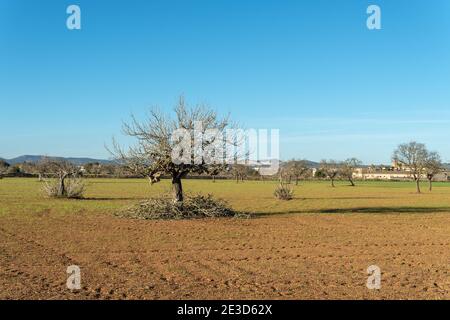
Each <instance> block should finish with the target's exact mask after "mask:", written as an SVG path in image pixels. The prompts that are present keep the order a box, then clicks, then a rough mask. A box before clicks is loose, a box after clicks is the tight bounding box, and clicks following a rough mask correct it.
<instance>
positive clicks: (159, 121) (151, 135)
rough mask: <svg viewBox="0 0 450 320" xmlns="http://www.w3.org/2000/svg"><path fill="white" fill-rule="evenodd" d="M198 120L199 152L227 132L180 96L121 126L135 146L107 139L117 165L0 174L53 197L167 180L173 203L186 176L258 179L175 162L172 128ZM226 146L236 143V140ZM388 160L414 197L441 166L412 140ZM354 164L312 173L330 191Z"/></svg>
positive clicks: (349, 175) (290, 172) (236, 168)
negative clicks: (75, 189) (45, 188)
mask: <svg viewBox="0 0 450 320" xmlns="http://www.w3.org/2000/svg"><path fill="white" fill-rule="evenodd" d="M199 122H200V123H202V128H203V132H202V133H205V132H207V130H216V131H218V134H217V135H214V136H211V137H208V138H203V139H202V147H203V149H206V148H208V147H210V146H211V145H213V144H214V143H215V142H216V140H215V139H217V137H220V136H221V134H222V133H223V132H225V131H226V130H227V129H229V128H233V124H232V122H230V120H229V119H228V117H225V118H219V117H218V116H217V114H216V112H215V111H213V110H212V109H209V108H207V107H205V106H195V107H193V108H190V107H188V106H187V105H186V103H185V101H184V98H183V97H181V98H180V99H179V102H178V104H177V105H176V107H175V109H174V116H171V115H167V114H164V113H161V112H160V111H158V110H157V109H153V110H151V112H150V113H149V117H148V118H147V119H144V120H143V121H139V120H137V119H136V118H134V117H133V118H132V121H131V122H129V123H124V124H123V128H122V129H123V130H122V131H123V133H124V134H125V135H127V136H129V137H132V138H135V139H136V140H137V143H136V145H135V146H132V147H130V148H128V149H126V150H124V149H122V148H121V146H119V145H118V144H117V143H116V142H114V141H113V146H112V147H111V149H109V151H110V152H111V154H112V155H113V157H114V158H115V160H116V162H117V165H106V164H99V163H94V164H87V165H85V166H84V171H82V172H81V171H80V167H79V166H75V165H73V164H71V163H69V162H67V161H58V160H55V159H45V161H42V162H41V163H39V164H36V165H33V164H22V165H21V166H9V165H8V164H6V163H3V165H1V164H0V170H1V171H0V176H1V175H2V174H3V173H4V172H10V171H11V170H23V172H28V173H33V174H36V175H38V176H39V177H40V178H41V177H42V176H44V175H51V176H52V177H54V178H57V181H58V184H57V187H56V188H55V190H56V191H55V193H56V194H57V195H58V196H64V195H66V194H67V188H66V184H65V181H66V179H68V178H71V177H78V176H80V175H81V174H88V175H93V176H101V175H113V176H123V175H131V176H140V177H145V178H148V179H149V181H150V183H152V184H153V183H157V182H159V181H160V179H161V178H162V177H169V178H170V179H171V181H172V189H173V198H174V201H175V202H183V189H182V179H184V178H185V177H187V176H188V175H189V176H192V175H197V176H205V175H207V176H211V177H213V181H215V178H216V177H218V176H226V177H233V178H235V179H236V182H240V181H243V180H245V179H246V178H247V177H248V176H254V177H256V176H257V175H258V173H257V172H256V171H255V170H252V169H250V168H249V167H247V166H245V165H239V164H234V165H229V164H221V163H219V164H217V163H216V164H211V163H209V162H206V161H205V159H202V160H201V161H200V162H188V163H175V162H174V161H173V154H174V151H175V150H176V145H177V143H178V142H179V141H175V140H174V139H173V137H172V133H173V132H176V131H177V130H187V131H189V132H192V131H194V129H195V127H194V126H195V124H196V123H199ZM192 139H194V137H192ZM228 143H232V144H236V143H238V142H237V141H233V142H228ZM239 156H240V155H237V154H236V155H234V157H235V159H236V160H239ZM393 159H394V160H396V161H397V163H399V164H401V165H403V166H404V167H405V168H407V169H408V170H409V172H410V173H411V175H412V177H413V178H414V180H415V181H416V186H417V192H418V193H420V180H421V177H422V175H423V174H426V176H427V178H428V180H429V181H430V188H431V182H432V180H433V177H434V176H435V175H436V174H437V173H438V172H440V170H441V168H442V164H441V159H440V156H439V154H438V153H437V152H430V151H428V150H427V148H426V146H425V145H424V144H421V143H416V142H411V143H407V144H402V145H400V146H399V147H398V148H397V149H396V150H395V151H394V155H393ZM236 162H237V161H236ZM358 166H361V162H360V161H359V160H358V159H355V158H351V159H348V160H345V161H342V162H338V161H333V160H328V161H325V160H324V161H322V162H321V163H320V167H319V172H318V175H319V176H323V177H325V178H328V179H329V180H330V181H331V185H332V186H333V187H334V181H335V180H336V179H338V178H345V179H347V180H348V181H349V182H350V183H351V185H353V186H354V181H353V172H354V170H355V168H357V167H358ZM309 172H310V167H309V166H308V165H307V163H306V162H305V161H302V160H291V161H289V162H287V163H286V164H284V165H283V166H282V168H281V171H280V173H279V176H280V179H281V180H283V179H288V180H292V179H295V183H296V184H298V181H299V180H300V179H302V178H305V177H306V175H307V174H308V173H309Z"/></svg>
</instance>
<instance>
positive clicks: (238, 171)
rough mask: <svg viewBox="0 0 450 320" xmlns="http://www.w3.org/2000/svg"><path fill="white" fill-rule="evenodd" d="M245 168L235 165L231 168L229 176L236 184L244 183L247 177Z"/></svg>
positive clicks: (244, 166)
mask: <svg viewBox="0 0 450 320" xmlns="http://www.w3.org/2000/svg"><path fill="white" fill-rule="evenodd" d="M247 169H248V168H247V166H246V165H244V164H235V165H233V166H232V167H231V174H232V175H233V177H234V178H235V179H236V183H239V181H241V182H244V180H245V179H246V178H247V176H248V171H247Z"/></svg>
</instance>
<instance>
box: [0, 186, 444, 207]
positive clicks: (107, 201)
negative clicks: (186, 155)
mask: <svg viewBox="0 0 450 320" xmlns="http://www.w3.org/2000/svg"><path fill="white" fill-rule="evenodd" d="M41 184H42V183H40V182H38V181H37V180H36V179H34V178H6V179H2V180H0V199H1V204H2V205H1V206H0V214H1V215H5V214H25V215H26V214H32V213H35V212H42V211H51V212H53V213H60V214H64V213H67V214H76V213H77V212H80V211H85V212H95V213H109V212H111V211H113V210H115V209H117V208H120V207H122V206H125V205H129V204H131V203H134V202H137V201H139V200H142V199H145V198H148V197H155V196H158V195H160V194H164V193H167V194H169V193H170V182H169V181H167V180H163V181H162V182H160V183H157V184H154V185H152V186H151V185H150V184H149V183H148V182H147V180H145V179H89V180H87V192H86V194H85V199H83V200H64V199H49V198H46V197H45V195H44V194H43V192H42V190H41V187H42V186H41ZM276 185H277V182H273V181H267V182H261V181H245V182H244V183H238V184H237V183H236V182H235V181H232V180H218V181H216V182H215V183H213V182H212V181H211V180H196V179H192V180H189V179H186V180H184V183H183V188H184V191H185V193H188V194H189V193H190V194H193V193H211V194H213V195H214V196H216V197H220V198H223V199H225V200H227V201H228V202H229V203H230V204H231V205H232V206H233V208H235V209H236V210H240V211H244V212H248V213H252V214H262V215H267V214H298V213H304V214H311V213H352V212H353V213H355V212H360V213H409V214H412V213H432V212H450V183H434V188H433V191H432V192H428V190H427V184H425V183H424V184H423V193H422V194H416V193H415V186H414V184H413V183H412V182H378V181H364V182H363V181H360V182H357V186H356V187H351V186H349V185H348V184H347V183H346V182H343V181H342V182H337V184H336V188H332V187H330V185H329V183H328V182H327V181H302V182H301V183H300V184H299V185H298V186H295V185H294V184H292V187H293V188H294V190H295V195H294V196H295V198H294V199H293V200H291V201H280V200H277V199H275V198H274V196H273V191H274V189H275V187H276Z"/></svg>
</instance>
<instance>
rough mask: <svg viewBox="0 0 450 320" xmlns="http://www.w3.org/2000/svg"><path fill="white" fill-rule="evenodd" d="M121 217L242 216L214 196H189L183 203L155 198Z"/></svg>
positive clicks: (140, 204) (166, 198)
mask: <svg viewBox="0 0 450 320" xmlns="http://www.w3.org/2000/svg"><path fill="white" fill-rule="evenodd" d="M116 215H117V216H119V217H125V218H133V219H146V220H149V219H195V218H218V217H238V216H241V215H242V214H240V213H238V212H236V211H234V210H233V209H231V208H230V207H229V205H228V203H227V202H225V201H224V200H221V199H214V198H213V196H212V195H210V194H208V195H206V196H204V195H194V196H187V197H186V198H185V200H184V201H183V203H175V202H174V201H173V200H172V199H170V198H168V197H161V198H153V199H149V200H145V201H142V202H140V203H138V204H137V205H133V206H131V207H128V208H125V209H123V210H121V211H119V212H117V213H116Z"/></svg>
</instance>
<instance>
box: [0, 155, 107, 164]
mask: <svg viewBox="0 0 450 320" xmlns="http://www.w3.org/2000/svg"><path fill="white" fill-rule="evenodd" d="M44 157H45V156H41V155H23V156H19V157H16V158H12V159H3V158H0V160H4V161H6V162H8V163H9V164H12V165H14V164H18V163H24V162H31V163H36V162H39V161H40V160H42V159H43V158H44ZM47 158H52V159H56V160H66V161H69V162H71V163H73V164H75V165H83V164H86V163H91V162H98V163H103V164H107V163H111V162H112V161H110V160H105V159H93V158H65V157H51V156H47Z"/></svg>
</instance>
